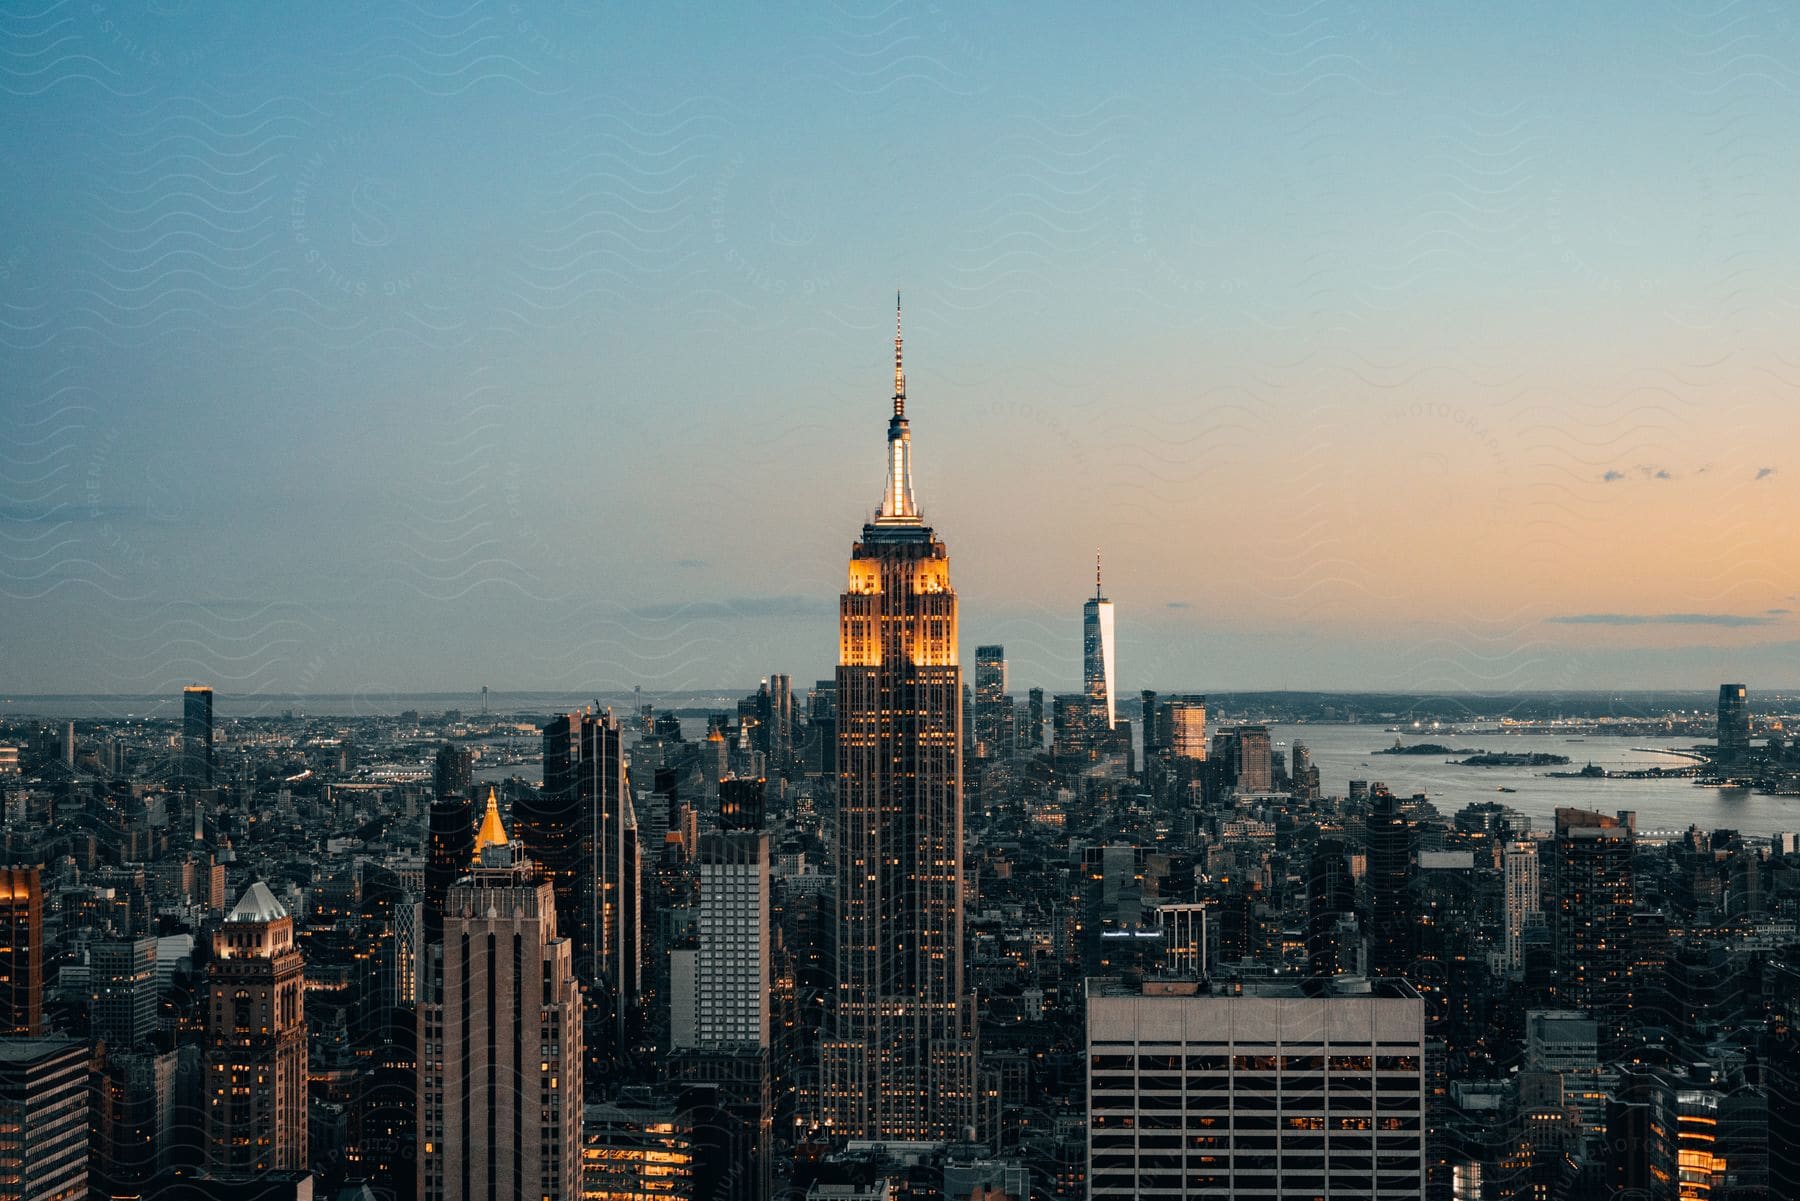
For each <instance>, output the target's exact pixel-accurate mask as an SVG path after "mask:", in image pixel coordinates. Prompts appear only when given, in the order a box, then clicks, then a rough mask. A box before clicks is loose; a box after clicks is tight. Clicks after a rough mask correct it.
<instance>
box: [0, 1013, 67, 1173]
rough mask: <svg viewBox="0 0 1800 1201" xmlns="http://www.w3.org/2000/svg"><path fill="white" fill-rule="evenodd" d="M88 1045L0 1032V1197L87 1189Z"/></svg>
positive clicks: (63, 1039) (62, 1039)
mask: <svg viewBox="0 0 1800 1201" xmlns="http://www.w3.org/2000/svg"><path fill="white" fill-rule="evenodd" d="M88 1061H89V1054H88V1048H87V1045H86V1044H85V1043H82V1042H80V1041H78V1040H76V1039H72V1038H0V1201H79V1199H85V1198H86V1197H87V1195H88Z"/></svg>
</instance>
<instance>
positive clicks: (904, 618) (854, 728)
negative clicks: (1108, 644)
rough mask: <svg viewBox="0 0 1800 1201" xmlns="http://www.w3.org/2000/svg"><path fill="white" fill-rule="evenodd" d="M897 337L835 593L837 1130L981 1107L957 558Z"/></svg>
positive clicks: (830, 1082)
mask: <svg viewBox="0 0 1800 1201" xmlns="http://www.w3.org/2000/svg"><path fill="white" fill-rule="evenodd" d="M900 354H901V343H900V336H899V332H898V329H896V331H895V336H894V409H893V416H892V418H891V419H890V420H889V422H888V471H887V490H886V494H885V496H884V497H883V499H882V503H881V508H880V509H879V510H878V511H877V512H876V514H875V516H874V518H873V519H872V520H871V521H869V522H868V523H867V524H866V525H864V526H863V530H862V537H861V538H860V539H859V540H858V541H857V542H856V544H855V545H854V547H853V548H852V549H851V553H850V571H849V576H850V579H849V585H848V587H847V588H846V589H845V591H844V594H843V596H842V598H841V600H840V602H839V643H838V672H837V710H838V813H837V826H836V831H835V851H836V869H837V870H836V878H837V884H836V888H837V920H838V947H837V987H836V989H835V992H834V997H833V1015H832V1020H831V1025H830V1028H829V1030H828V1032H827V1035H826V1039H825V1045H824V1048H823V1080H822V1085H821V1088H822V1093H823V1097H822V1102H823V1110H824V1117H825V1121H826V1125H827V1126H828V1127H829V1129H830V1131H831V1133H832V1134H833V1135H834V1136H835V1137H838V1138H853V1139H879V1140H883V1141H891V1140H897V1139H899V1140H906V1139H950V1138H958V1137H960V1136H961V1134H962V1132H963V1131H964V1130H965V1129H966V1128H967V1127H968V1126H970V1125H972V1124H973V1121H974V1115H975V1014H974V1005H973V1003H972V1001H971V998H970V996H969V994H968V992H967V991H966V990H965V986H964V981H963V836H962V827H963V789H962V739H963V730H962V668H961V667H960V666H959V665H958V662H957V627H956V618H957V610H956V592H955V590H954V589H953V588H952V587H951V584H950V556H949V553H948V551H946V550H945V548H944V543H943V542H942V541H941V540H939V538H938V537H937V535H936V534H935V533H934V532H933V531H932V529H931V527H929V526H927V525H926V524H925V521H924V518H923V517H922V516H921V515H920V512H919V508H918V505H917V503H916V502H915V501H914V499H913V485H912V467H911V455H912V435H911V432H910V430H909V427H908V425H907V419H906V379H905V375H904V373H903V371H902V369H901V358H900Z"/></svg>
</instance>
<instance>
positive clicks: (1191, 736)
mask: <svg viewBox="0 0 1800 1201" xmlns="http://www.w3.org/2000/svg"><path fill="white" fill-rule="evenodd" d="M1158 709H1159V712H1158V715H1157V719H1156V724H1157V728H1158V730H1159V731H1160V732H1161V738H1162V744H1161V745H1162V747H1163V748H1164V749H1165V750H1167V751H1168V752H1169V756H1170V757H1171V758H1173V759H1186V760H1188V761H1190V762H1194V763H1201V762H1204V761H1205V760H1206V698H1205V697H1203V696H1172V697H1169V698H1168V699H1167V700H1165V701H1163V702H1162V703H1161V704H1160V705H1159V706H1158Z"/></svg>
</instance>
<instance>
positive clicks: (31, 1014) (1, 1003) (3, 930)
mask: <svg viewBox="0 0 1800 1201" xmlns="http://www.w3.org/2000/svg"><path fill="white" fill-rule="evenodd" d="M43 1032H44V886H43V878H42V873H41V870H40V869H39V868H36V867H7V868H0V1034H8V1035H36V1034H42V1033H43Z"/></svg>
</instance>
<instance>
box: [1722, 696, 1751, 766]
mask: <svg viewBox="0 0 1800 1201" xmlns="http://www.w3.org/2000/svg"><path fill="white" fill-rule="evenodd" d="M1749 746H1750V701H1749V691H1748V689H1746V688H1745V687H1744V686H1743V685H1742V684H1720V685H1719V751H1720V753H1721V754H1733V753H1736V752H1739V751H1743V750H1745V749H1747V748H1748V747H1749Z"/></svg>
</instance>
